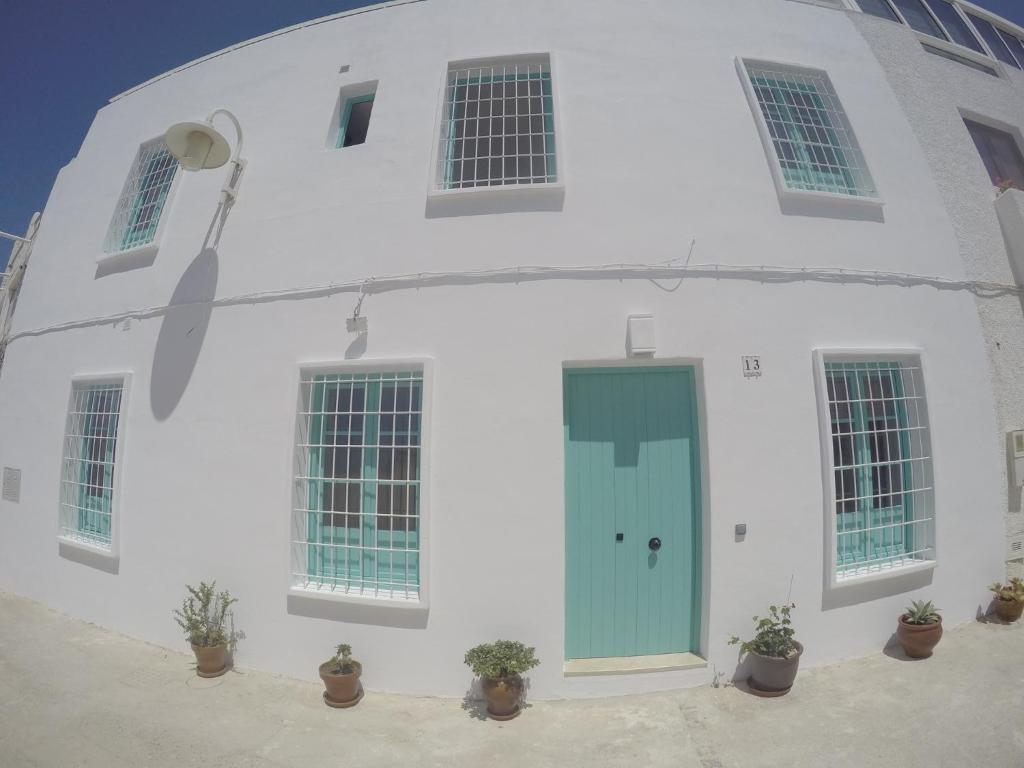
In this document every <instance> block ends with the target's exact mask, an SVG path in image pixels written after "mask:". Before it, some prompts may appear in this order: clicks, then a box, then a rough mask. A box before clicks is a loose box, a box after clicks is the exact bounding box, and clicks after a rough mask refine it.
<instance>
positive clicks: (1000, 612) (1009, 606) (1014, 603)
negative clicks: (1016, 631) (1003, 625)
mask: <svg viewBox="0 0 1024 768" xmlns="http://www.w3.org/2000/svg"><path fill="white" fill-rule="evenodd" d="M992 604H993V605H994V606H995V609H996V616H998V617H999V618H1000V619H1002V620H1003V621H1006V622H1010V623H1012V622H1014V621H1016V620H1017V619H1019V618H1020V617H1021V614H1022V613H1024V603H1022V602H1020V601H1018V600H1002V599H1000V598H998V597H997V598H995V599H994V600H993V601H992Z"/></svg>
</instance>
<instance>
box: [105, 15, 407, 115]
mask: <svg viewBox="0 0 1024 768" xmlns="http://www.w3.org/2000/svg"><path fill="white" fill-rule="evenodd" d="M426 1H427V0H387V1H386V2H383V3H377V4H376V5H368V6H365V7H363V8H353V9H352V10H350V11H342V12H341V13H334V14H331V15H330V16H321V17H320V18H318V19H311V20H310V21H303V22H300V23H298V24H293V25H292V26H290V27H284V28H283V29H278V30H275V31H273V32H268V33H267V34H265V35H260V36H259V37H253V38H250V39H249V40H243V41H242V42H240V43H235V44H234V45H229V46H228V47H227V48H221V49H220V50H219V51H214V52H213V53H208V54H206V55H205V56H200V57H199V58H198V59H193V60H192V61H189V62H187V63H185V64H182V65H181V66H178V67H175V68H174V69H169V70H167V71H166V72H164V73H163V74H160V75H157V76H156V77H151V78H150V79H149V80H146V81H145V82H142V83H139V84H138V85H135V86H132V87H131V88H129V89H128V90H126V91H122V92H121V93H119V94H117V95H116V96H112V97H111V98H110V99H109V100H108V101H107V103H108V104H113V103H114V102H115V101H119V100H120V99H123V98H124V97H125V96H130V95H131V94H133V93H135V92H136V91H140V90H142V89H143V88H145V87H147V86H149V85H153V83H157V82H160V81H161V80H164V79H165V78H168V77H170V76H171V75H176V74H178V73H179V72H183V71H185V70H186V69H191V68H192V67H195V66H197V65H199V64H203V63H204V62H207V61H209V60H210V59H216V58H218V57H220V56H224V55H226V54H229V53H232V52H234V51H237V50H238V49H240V48H245V47H247V46H250V45H255V44H256V43H262V42H263V41H264V40H270V39H271V38H274V37H279V36H280V35H286V34H288V33H289V32H295V31H297V30H300V29H305V28H306V27H315V26H316V25H318V24H325V23H327V22H329V21H337V20H338V19H344V18H348V17H349V16H359V15H361V14H364V13H372V12H373V11H383V10H386V9H388V8H394V7H396V6H400V5H412V4H414V3H424V2H426Z"/></svg>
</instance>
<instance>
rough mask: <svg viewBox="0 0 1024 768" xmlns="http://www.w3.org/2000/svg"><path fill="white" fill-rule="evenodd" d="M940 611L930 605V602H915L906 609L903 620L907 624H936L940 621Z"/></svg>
mask: <svg viewBox="0 0 1024 768" xmlns="http://www.w3.org/2000/svg"><path fill="white" fill-rule="evenodd" d="M940 610H941V609H939V608H936V607H935V606H934V605H933V604H932V601H931V600H929V601H928V602H925V601H924V600H915V601H914V602H912V603H911V604H910V607H909V608H907V609H906V613H905V614H904V619H903V620H904V621H905V622H906V623H907V624H918V625H920V624H938V623H939V622H940V621H942V617H941V616H939V611H940Z"/></svg>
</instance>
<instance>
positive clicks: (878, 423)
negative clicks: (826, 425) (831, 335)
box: [825, 359, 934, 579]
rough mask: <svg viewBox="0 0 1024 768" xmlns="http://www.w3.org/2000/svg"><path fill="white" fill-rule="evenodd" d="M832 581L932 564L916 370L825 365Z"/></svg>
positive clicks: (928, 471) (911, 363) (913, 366)
mask: <svg viewBox="0 0 1024 768" xmlns="http://www.w3.org/2000/svg"><path fill="white" fill-rule="evenodd" d="M825 381H826V385H827V390H828V407H829V419H830V424H831V438H832V452H831V462H832V472H833V477H834V510H835V511H834V514H835V528H834V530H835V568H836V576H837V578H838V579H842V578H849V577H854V576H862V575H868V574H872V573H876V572H880V571H884V570H889V569H893V568H898V567H901V566H906V565H911V564H914V563H917V562H921V561H925V560H930V559H934V516H933V503H932V491H933V482H932V463H931V452H930V441H929V434H928V420H927V408H926V403H925V398H924V387H923V380H922V377H921V368H920V364H919V362H918V361H917V360H916V359H915V360H911V359H907V360H863V361H860V360H858V361H852V360H843V361H835V360H833V361H826V363H825Z"/></svg>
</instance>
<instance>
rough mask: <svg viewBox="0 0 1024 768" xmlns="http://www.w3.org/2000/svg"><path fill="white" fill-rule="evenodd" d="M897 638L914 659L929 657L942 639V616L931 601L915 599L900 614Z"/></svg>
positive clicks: (908, 654) (904, 650) (905, 651)
mask: <svg viewBox="0 0 1024 768" xmlns="http://www.w3.org/2000/svg"><path fill="white" fill-rule="evenodd" d="M896 639H897V640H899V641H900V645H902V646H903V652H904V653H906V654H907V656H909V657H910V658H912V659H927V658H928V657H929V656H931V655H932V651H934V650H935V646H936V645H938V644H939V640H941V639H942V617H941V616H939V609H938V608H936V607H935V606H934V605H933V604H932V602H931V601H928V602H925V601H923V600H915V601H914V602H913V603H911V604H910V607H909V608H907V609H906V612H905V613H904V614H903V615H902V616H900V623H899V625H898V626H897V627H896Z"/></svg>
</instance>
